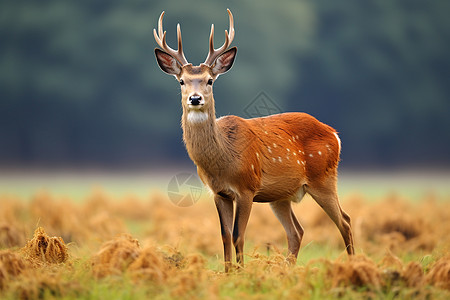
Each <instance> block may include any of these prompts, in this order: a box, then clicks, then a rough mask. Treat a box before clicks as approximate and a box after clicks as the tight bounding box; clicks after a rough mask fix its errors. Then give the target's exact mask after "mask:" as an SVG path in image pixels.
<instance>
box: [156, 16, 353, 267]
mask: <svg viewBox="0 0 450 300" xmlns="http://www.w3.org/2000/svg"><path fill="white" fill-rule="evenodd" d="M229 14H231V13H230V12H229ZM230 22H231V21H230ZM155 54H156V56H157V60H158V64H159V66H160V67H161V69H162V70H163V71H165V72H166V73H169V74H171V75H174V76H175V77H176V78H177V80H178V81H180V83H181V94H182V97H181V98H182V99H181V100H182V107H183V116H182V127H183V139H184V142H185V144H186V149H187V151H188V153H189V156H190V158H191V159H192V161H193V162H194V163H195V164H196V165H197V170H198V174H199V176H200V178H201V179H202V181H203V182H204V183H205V184H206V185H207V186H208V187H209V188H210V189H211V190H212V192H213V193H214V195H215V196H214V201H215V203H216V206H217V210H218V213H219V219H220V224H221V232H222V239H223V244H224V256H225V268H226V270H228V269H229V267H230V264H231V242H233V244H234V246H235V247H236V259H237V262H238V263H243V246H244V233H245V229H246V226H247V222H248V218H249V216H250V211H251V207H252V203H253V202H270V204H271V207H272V209H273V211H274V213H275V215H276V216H277V217H278V219H279V220H280V222H281V223H282V225H283V227H284V229H285V230H286V233H287V238H288V248H289V252H290V256H289V258H288V259H289V261H291V262H295V260H296V258H297V255H298V251H299V249H300V243H301V239H302V236H303V228H302V226H301V225H300V223H299V222H298V220H297V219H296V217H295V215H294V213H293V211H292V208H291V202H298V201H300V200H301V198H302V197H303V195H304V194H305V193H309V194H311V196H312V197H313V198H314V199H315V200H316V202H317V203H318V204H319V205H320V206H321V207H322V208H323V209H324V210H325V212H326V213H327V214H328V215H329V216H330V218H331V219H332V220H333V221H334V222H335V224H336V225H337V227H338V228H339V230H340V232H341V234H342V237H343V239H344V242H345V245H346V249H347V252H348V253H349V254H353V253H354V250H353V237H352V231H351V226H350V217H349V216H348V215H347V214H346V213H345V212H344V211H342V209H341V207H340V205H339V200H338V196H337V166H338V162H339V153H340V141H339V139H338V137H337V134H336V131H335V130H334V129H333V128H331V127H330V126H328V125H325V124H323V123H321V122H319V121H318V120H317V119H315V118H314V117H312V116H310V115H308V114H305V113H284V114H278V115H273V116H268V117H263V118H255V119H243V118H240V117H236V116H226V117H223V118H220V119H216V117H215V109H214V97H213V93H212V84H208V81H209V82H212V81H214V80H216V78H217V77H218V76H219V75H220V74H222V73H225V72H226V71H227V70H229V69H230V68H231V65H232V64H233V61H234V57H235V55H236V48H231V49H229V50H227V51H224V52H223V53H222V54H220V55H219V56H218V57H217V58H216V60H215V62H214V64H212V65H211V66H210V65H205V64H201V65H200V66H192V65H191V64H185V65H183V66H181V65H180V64H179V63H178V62H176V58H173V59H172V61H168V60H167V56H168V55H169V54H168V53H165V52H163V51H161V50H156V51H155ZM192 96H195V97H200V99H201V101H202V102H201V103H200V104H195V105H193V104H192V102H191V98H192ZM234 206H236V209H235V212H234V214H233V207H234ZM233 223H234V224H233Z"/></svg>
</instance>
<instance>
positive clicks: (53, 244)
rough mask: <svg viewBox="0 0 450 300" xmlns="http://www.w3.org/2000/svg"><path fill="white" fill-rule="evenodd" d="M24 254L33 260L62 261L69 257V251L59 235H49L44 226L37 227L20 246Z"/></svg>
mask: <svg viewBox="0 0 450 300" xmlns="http://www.w3.org/2000/svg"><path fill="white" fill-rule="evenodd" d="M22 252H23V253H24V254H25V256H26V257H27V258H29V259H31V260H32V261H34V262H43V263H52V264H57V263H63V262H65V261H66V260H67V259H68V258H69V253H68V249H67V246H66V244H65V243H64V240H63V239H62V238H61V237H56V236H54V237H50V236H48V235H47V233H45V230H44V228H42V227H38V228H37V229H36V230H35V231H34V236H33V238H32V239H31V240H30V241H28V242H27V244H26V246H25V247H24V248H22Z"/></svg>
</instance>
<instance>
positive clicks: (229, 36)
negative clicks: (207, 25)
mask: <svg viewBox="0 0 450 300" xmlns="http://www.w3.org/2000/svg"><path fill="white" fill-rule="evenodd" d="M227 12H228V16H229V19H230V30H229V31H227V30H225V43H224V44H223V45H222V47H220V48H218V49H214V24H212V25H211V34H210V35H209V53H208V56H207V57H206V60H205V62H204V64H205V65H208V66H211V65H212V64H213V63H214V61H215V60H216V58H217V57H218V56H219V55H220V54H222V53H223V52H225V50H227V48H228V46H229V45H230V44H231V42H232V41H233V39H234V21H233V14H232V13H231V11H230V10H229V9H228V8H227Z"/></svg>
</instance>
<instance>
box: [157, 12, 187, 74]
mask: <svg viewBox="0 0 450 300" xmlns="http://www.w3.org/2000/svg"><path fill="white" fill-rule="evenodd" d="M163 17H164V11H163V12H162V13H161V16H159V21H158V34H156V29H153V36H154V37H155V41H156V42H157V43H158V45H159V46H160V47H161V48H162V49H163V50H164V51H166V52H167V53H169V54H170V55H172V56H173V57H174V58H175V59H176V60H177V61H178V62H179V63H180V64H181V66H184V65H187V64H188V61H187V60H186V57H184V53H183V43H182V42H181V29H180V24H178V25H177V40H178V50H177V51H175V50H174V49H172V48H170V47H169V46H168V45H167V43H166V32H165V31H163V25H162V21H163Z"/></svg>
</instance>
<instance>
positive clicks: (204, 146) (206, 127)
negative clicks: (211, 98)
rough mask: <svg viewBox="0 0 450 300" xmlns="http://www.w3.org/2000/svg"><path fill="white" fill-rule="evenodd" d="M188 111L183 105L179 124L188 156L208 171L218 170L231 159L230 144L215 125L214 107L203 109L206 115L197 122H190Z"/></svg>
mask: <svg viewBox="0 0 450 300" xmlns="http://www.w3.org/2000/svg"><path fill="white" fill-rule="evenodd" d="M188 113H189V112H188V110H187V109H186V108H184V107H183V116H182V119H181V125H182V128H183V140H184V143H185V145H186V149H187V152H188V154H189V157H190V158H191V159H192V160H193V161H194V163H195V164H196V165H197V166H198V167H200V168H202V169H203V170H205V171H206V172H208V173H213V172H217V171H220V169H223V168H224V166H226V165H229V164H230V163H231V161H232V160H231V154H230V149H229V148H230V145H229V144H228V142H227V140H226V138H225V137H224V135H223V133H222V131H221V130H220V128H219V126H218V125H217V122H216V116H215V109H214V107H213V106H212V107H211V108H210V109H208V110H206V111H205V113H206V114H207V116H208V117H207V119H206V120H205V121H203V122H199V123H193V122H190V121H189V120H188Z"/></svg>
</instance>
